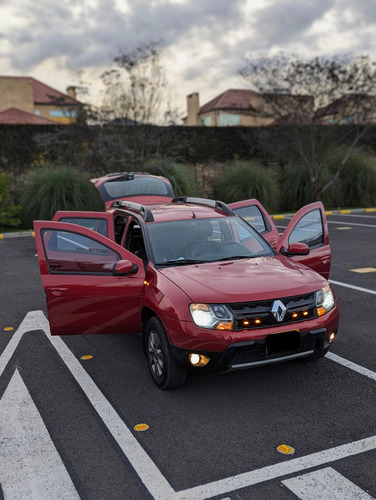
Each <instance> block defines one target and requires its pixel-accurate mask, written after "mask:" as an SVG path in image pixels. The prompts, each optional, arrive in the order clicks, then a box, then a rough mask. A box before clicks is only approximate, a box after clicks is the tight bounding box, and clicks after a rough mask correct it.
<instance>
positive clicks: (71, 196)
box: [20, 167, 104, 228]
mask: <svg viewBox="0 0 376 500" xmlns="http://www.w3.org/2000/svg"><path fill="white" fill-rule="evenodd" d="M20 201H21V221H22V225H23V227H25V228H31V227H32V224H33V220H37V219H40V220H51V219H52V217H53V216H54V215H55V212H56V211H57V210H94V211H101V210H103V209H104V203H103V201H102V199H101V197H100V195H99V191H98V190H97V188H96V187H95V186H94V184H92V183H91V182H90V180H89V178H88V177H86V176H85V175H84V174H83V173H82V172H78V171H76V170H72V169H68V168H66V167H47V168H45V169H43V170H40V171H37V172H34V173H33V174H31V175H30V177H29V178H28V179H27V181H26V182H25V185H24V187H23V190H22V193H21V200H20Z"/></svg>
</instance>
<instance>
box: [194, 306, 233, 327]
mask: <svg viewBox="0 0 376 500" xmlns="http://www.w3.org/2000/svg"><path fill="white" fill-rule="evenodd" d="M189 310H190V311H191V315H192V319H193V321H194V323H195V325H197V326H200V327H201V328H210V329H211V330H232V327H233V323H234V317H233V315H232V314H231V312H230V311H229V309H228V308H227V307H226V306H225V305H222V304H190V305H189Z"/></svg>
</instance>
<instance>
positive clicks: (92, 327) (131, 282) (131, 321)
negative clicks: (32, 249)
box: [34, 221, 145, 335]
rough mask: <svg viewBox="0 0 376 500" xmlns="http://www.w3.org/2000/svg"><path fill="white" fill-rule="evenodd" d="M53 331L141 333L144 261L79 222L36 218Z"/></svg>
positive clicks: (42, 272)
mask: <svg viewBox="0 0 376 500" xmlns="http://www.w3.org/2000/svg"><path fill="white" fill-rule="evenodd" d="M34 230H35V241H36V246H37V251H38V259H39V267H40V272H41V278H42V283H43V287H44V290H45V293H46V301H47V310H48V317H49V321H50V329H51V333H52V335H80V334H94V333H138V332H140V331H141V318H140V303H141V296H142V293H143V286H144V279H145V271H144V267H143V263H142V260H141V259H139V258H138V257H136V256H135V255H133V254H132V253H130V252H128V251H127V250H125V249H124V248H122V247H121V246H119V245H118V244H116V243H115V242H113V241H111V240H110V239H109V238H106V237H105V236H102V235H101V234H98V233H96V232H94V231H92V230H90V229H87V228H86V227H82V226H80V225H76V224H68V223H63V222H51V221H35V222H34Z"/></svg>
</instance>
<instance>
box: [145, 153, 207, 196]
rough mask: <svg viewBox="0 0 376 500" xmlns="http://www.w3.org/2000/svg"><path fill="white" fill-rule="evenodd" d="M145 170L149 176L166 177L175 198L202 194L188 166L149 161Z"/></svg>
mask: <svg viewBox="0 0 376 500" xmlns="http://www.w3.org/2000/svg"><path fill="white" fill-rule="evenodd" d="M146 170H147V171H148V172H149V173H150V174H153V175H162V176H163V177H167V179H169V181H170V182H171V184H172V187H173V189H174V192H175V195H176V196H200V195H201V194H202V193H201V191H200V189H199V187H198V186H197V182H196V179H195V177H194V175H193V174H192V172H191V171H190V170H189V167H188V166H185V165H179V164H177V163H174V162H171V161H169V160H167V159H164V160H150V161H149V162H148V163H147V164H146Z"/></svg>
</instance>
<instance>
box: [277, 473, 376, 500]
mask: <svg viewBox="0 0 376 500" xmlns="http://www.w3.org/2000/svg"><path fill="white" fill-rule="evenodd" d="M282 484H284V485H285V486H286V487H287V488H288V489H289V490H290V491H292V492H293V493H294V494H295V495H296V496H297V497H298V498H300V499H301V500H317V499H318V498H323V499H324V498H325V500H336V499H337V500H354V498H356V499H357V500H374V499H373V497H371V496H370V495H368V493H366V492H365V491H363V490H362V489H360V488H359V487H358V486H356V485H355V484H354V483H352V482H351V481H349V480H348V479H346V478H345V477H344V476H342V474H339V472H336V471H335V470H334V469H332V468H331V467H326V468H325V469H321V470H317V471H315V472H310V473H308V474H304V475H302V476H297V477H293V478H291V479H286V480H285V481H282Z"/></svg>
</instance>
